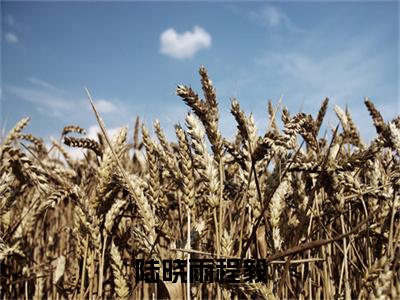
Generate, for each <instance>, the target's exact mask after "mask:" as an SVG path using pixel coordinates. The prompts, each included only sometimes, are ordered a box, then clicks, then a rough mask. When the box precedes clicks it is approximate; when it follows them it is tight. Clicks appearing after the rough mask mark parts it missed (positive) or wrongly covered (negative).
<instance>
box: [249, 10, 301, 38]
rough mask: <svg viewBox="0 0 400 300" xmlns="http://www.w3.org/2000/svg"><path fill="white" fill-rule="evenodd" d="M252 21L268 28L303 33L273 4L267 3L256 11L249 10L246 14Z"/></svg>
mask: <svg viewBox="0 0 400 300" xmlns="http://www.w3.org/2000/svg"><path fill="white" fill-rule="evenodd" d="M247 16H248V17H249V18H250V19H251V20H253V21H254V22H256V23H258V24H261V25H264V26H268V27H270V28H280V27H282V28H285V29H287V30H289V31H291V32H293V33H304V31H303V30H302V29H300V28H299V27H297V26H295V25H294V24H293V22H292V20H291V19H290V18H289V16H288V15H287V14H285V13H284V12H283V11H281V10H280V9H279V8H277V7H276V6H273V5H267V6H265V7H264V8H262V9H260V10H258V11H251V12H250V13H248V15H247Z"/></svg>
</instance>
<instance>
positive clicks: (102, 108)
mask: <svg viewBox="0 0 400 300" xmlns="http://www.w3.org/2000/svg"><path fill="white" fill-rule="evenodd" d="M94 105H95V106H96V109H97V111H98V112H99V113H103V114H108V113H112V112H115V111H116V110H117V106H116V105H115V104H114V103H112V102H110V101H107V100H104V99H99V100H96V101H94Z"/></svg>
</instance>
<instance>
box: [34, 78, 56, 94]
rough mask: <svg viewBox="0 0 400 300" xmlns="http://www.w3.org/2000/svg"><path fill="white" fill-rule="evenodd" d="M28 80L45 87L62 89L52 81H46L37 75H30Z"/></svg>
mask: <svg viewBox="0 0 400 300" xmlns="http://www.w3.org/2000/svg"><path fill="white" fill-rule="evenodd" d="M28 81H29V82H30V83H32V84H35V85H37V86H40V87H43V88H45V89H51V90H54V91H61V90H60V89H59V88H56V87H55V86H54V85H52V84H51V83H49V82H47V81H44V80H42V79H39V78H36V77H29V78H28Z"/></svg>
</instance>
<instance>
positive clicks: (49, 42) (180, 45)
mask: <svg viewBox="0 0 400 300" xmlns="http://www.w3.org/2000/svg"><path fill="white" fill-rule="evenodd" d="M1 16H2V18H1V28H2V30H1V34H2V36H1V57H2V61H1V71H2V74H1V83H2V86H1V91H2V99H1V100H2V103H1V127H2V128H4V126H5V128H6V129H10V127H12V126H13V125H14V124H15V123H16V122H17V121H18V120H19V119H21V118H22V117H24V116H30V117H31V119H32V121H31V125H30V127H29V128H28V129H27V131H29V132H32V133H34V134H37V135H40V136H42V137H45V138H46V137H49V136H54V137H58V136H59V134H60V132H61V130H62V128H63V126H65V125H67V124H79V125H81V126H83V127H85V128H87V129H89V128H90V131H91V132H93V131H94V130H95V128H96V126H95V125H96V120H95V118H94V115H93V113H92V112H91V111H90V108H89V106H88V101H87V99H86V97H85V94H84V86H87V87H88V88H89V90H90V91H91V93H92V95H93V96H94V98H95V100H96V103H97V106H98V108H99V110H100V112H101V114H102V116H103V118H104V120H105V122H106V125H107V127H109V128H110V129H112V128H116V127H118V126H122V125H124V124H129V125H130V126H132V123H133V122H134V118H135V117H136V115H139V116H140V117H141V118H142V119H144V120H145V122H146V124H147V125H148V126H150V125H151V123H152V122H153V121H154V120H155V119H159V120H160V122H161V124H162V125H163V127H164V128H165V130H166V131H167V133H168V135H169V136H172V134H173V125H174V124H175V123H177V122H180V123H184V118H185V114H186V112H187V110H188V109H187V107H186V106H185V105H184V104H183V102H182V101H181V100H180V99H179V98H178V97H177V96H176V95H175V88H176V85H177V84H189V85H191V86H192V87H193V88H195V89H196V90H197V91H198V92H201V88H200V84H199V76H198V73H197V71H198V68H199V66H200V65H205V66H206V68H207V69H208V71H209V75H210V77H211V79H212V80H213V82H214V84H215V87H216V90H217V95H218V99H219V103H220V110H221V124H220V126H221V130H222V132H223V133H224V134H226V135H228V136H232V134H233V133H234V132H235V125H234V120H233V117H231V116H230V114H229V108H230V99H231V97H236V98H237V99H238V100H239V101H240V103H241V105H242V107H243V108H244V109H245V111H246V112H248V113H250V112H253V114H254V118H255V120H256V123H257V125H258V126H259V128H260V133H263V132H264V129H265V126H266V124H267V119H266V116H267V113H266V105H267V100H268V99H272V100H273V102H274V103H275V104H276V103H277V102H278V99H279V98H280V97H281V96H282V97H283V104H284V105H285V106H287V107H288V109H289V110H290V111H291V112H292V113H296V112H298V111H299V110H305V111H306V112H308V113H313V114H315V113H316V111H317V110H318V108H319V106H320V104H321V102H322V100H323V98H324V97H325V96H328V97H330V98H331V105H330V108H331V110H333V105H334V104H337V105H339V106H341V107H342V108H344V107H345V106H346V105H348V107H349V109H350V112H351V113H352V114H353V117H354V119H355V121H356V122H357V123H358V125H359V127H360V131H361V133H362V135H363V136H364V137H365V138H366V139H369V138H370V137H372V136H373V135H374V129H373V127H372V126H371V121H370V118H369V116H368V112H367V110H366V108H365V107H364V104H363V100H364V97H365V96H368V97H370V98H371V99H372V100H373V101H374V102H375V103H376V106H377V107H378V109H380V110H381V112H382V114H383V116H384V117H385V119H386V120H390V119H391V118H393V117H395V116H397V115H399V114H400V104H399V101H400V100H399V55H398V52H399V3H398V2H382V1H381V2H351V3H344V2H218V3H210V2H187V3H184V2H147V3H145V2H117V3H116V2H96V3H94V2H69V3H68V2H64V3H55V2H54V3H51V2H1ZM336 122H337V121H336V120H335V118H334V117H333V113H330V114H329V115H328V118H327V119H326V122H325V123H324V127H325V128H330V126H336Z"/></svg>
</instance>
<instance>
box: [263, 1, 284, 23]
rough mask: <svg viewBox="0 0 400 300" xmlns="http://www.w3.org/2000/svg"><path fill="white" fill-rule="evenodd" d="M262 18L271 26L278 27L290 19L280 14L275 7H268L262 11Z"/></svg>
mask: <svg viewBox="0 0 400 300" xmlns="http://www.w3.org/2000/svg"><path fill="white" fill-rule="evenodd" d="M261 16H262V17H263V18H264V20H265V21H266V22H267V23H268V25H269V26H278V25H280V24H281V23H282V22H285V21H287V20H288V17H287V16H286V15H284V14H283V13H281V12H279V11H278V10H277V9H276V7H274V6H266V7H265V8H264V9H263V10H262V11H261Z"/></svg>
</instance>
